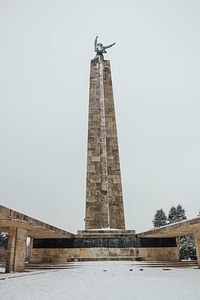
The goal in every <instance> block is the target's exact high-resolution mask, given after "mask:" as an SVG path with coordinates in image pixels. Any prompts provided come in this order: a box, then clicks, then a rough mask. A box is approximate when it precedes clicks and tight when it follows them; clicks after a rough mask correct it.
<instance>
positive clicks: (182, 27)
mask: <svg viewBox="0 0 200 300" xmlns="http://www.w3.org/2000/svg"><path fill="white" fill-rule="evenodd" d="M199 15H200V1H199V0H123V1H119V0H102V1H96V0H73V1H71V0H54V1H53V0H34V1H31V0H0V204H1V205H4V206H6V207H9V208H11V209H14V210H17V211H20V212H22V213H24V214H27V215H29V216H32V217H34V218H36V219H39V220H42V221H45V222H47V223H50V224H52V225H54V226H57V227H61V228H63V229H66V230H68V231H71V232H74V233H75V232H76V231H77V230H78V229H84V221H83V219H84V215H85V194H86V191H85V190H86V186H85V185H86V184H85V182H86V157H87V125H88V124H87V119H88V104H89V70H90V60H91V59H92V58H93V57H94V56H95V53H94V50H93V43H94V38H95V36H96V35H98V36H99V41H101V42H103V43H104V44H105V45H107V44H111V43H113V42H116V45H115V46H114V47H113V48H111V49H108V53H107V55H106V56H105V59H109V60H110V61H111V68H112V79H113V87H114V97H115V109H116V117H117V128H118V141H119V148H120V159H121V172H122V181H123V194H124V206H125V216H126V227H127V229H135V230H136V231H137V232H139V231H144V230H147V229H150V228H151V227H152V219H153V217H154V214H155V212H156V210H157V209H160V208H163V210H164V211H165V212H166V213H168V211H169V209H170V207H171V206H172V205H174V206H176V205H177V204H179V203H180V204H181V205H182V206H183V207H184V208H185V210H186V215H187V217H188V218H193V217H196V216H197V214H198V212H199V210H200V139H199V136H200V118H199V116H200V38H199V37H200V17H199Z"/></svg>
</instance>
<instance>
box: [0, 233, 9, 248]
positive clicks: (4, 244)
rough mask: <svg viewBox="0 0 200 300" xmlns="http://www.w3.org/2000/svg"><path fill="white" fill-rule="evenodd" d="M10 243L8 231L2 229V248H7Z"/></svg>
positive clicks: (0, 242)
mask: <svg viewBox="0 0 200 300" xmlns="http://www.w3.org/2000/svg"><path fill="white" fill-rule="evenodd" d="M7 244H8V234H7V233H6V232H2V231H0V248H4V249H7Z"/></svg>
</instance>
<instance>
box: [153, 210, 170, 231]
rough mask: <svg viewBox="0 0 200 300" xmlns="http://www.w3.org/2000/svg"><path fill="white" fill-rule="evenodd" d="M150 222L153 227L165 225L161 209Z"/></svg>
mask: <svg viewBox="0 0 200 300" xmlns="http://www.w3.org/2000/svg"><path fill="white" fill-rule="evenodd" d="M152 222H153V226H154V227H161V226H164V225H166V224H167V216H166V214H165V213H164V211H163V209H162V208H161V209H159V210H157V211H156V213H155V215H154V219H153V220H152Z"/></svg>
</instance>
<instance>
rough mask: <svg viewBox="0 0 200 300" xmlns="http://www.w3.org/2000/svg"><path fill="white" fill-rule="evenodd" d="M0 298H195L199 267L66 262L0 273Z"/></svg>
mask: <svg viewBox="0 0 200 300" xmlns="http://www.w3.org/2000/svg"><path fill="white" fill-rule="evenodd" d="M0 271H2V269H0ZM0 299H1V300H9V299H10V300H11V299H12V300H15V299H17V300H30V299H34V300H50V299H52V300H64V299H65V300H66V299H67V300H71V299H76V300H79V299H81V300H84V299H87V300H89V299H92V300H99V299H101V300H106V299H109V300H112V299H114V300H118V299H119V300H126V299H128V300H131V299H133V300H151V299H152V300H158V299H159V300H169V299H170V300H191V299H192V300H197V299H198V300H199V299H200V270H199V269H197V267H191V268H174V267H169V266H166V267H164V266H160V267H154V266H153V267H152V266H151V265H148V264H143V263H136V262H127V261H126V262H83V263H70V264H69V265H68V267H67V268H66V269H52V270H34V271H31V272H24V273H11V274H2V273H1V274H0Z"/></svg>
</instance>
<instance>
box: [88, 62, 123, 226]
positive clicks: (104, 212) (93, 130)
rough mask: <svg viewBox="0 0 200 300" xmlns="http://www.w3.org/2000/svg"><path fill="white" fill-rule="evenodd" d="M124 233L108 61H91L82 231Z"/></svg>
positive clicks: (117, 150) (117, 149) (116, 140)
mask: <svg viewBox="0 0 200 300" xmlns="http://www.w3.org/2000/svg"><path fill="white" fill-rule="evenodd" d="M103 228H112V229H122V230H125V217H124V206H123V195H122V183H121V172H120V161H119V148H118V139H117V128H116V118H115V107H114V98H113V88H112V78H111V68H110V61H109V60H103V61H99V60H92V61H91V69H90V95H89V119H88V154H87V183H86V213H85V230H89V229H103Z"/></svg>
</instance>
